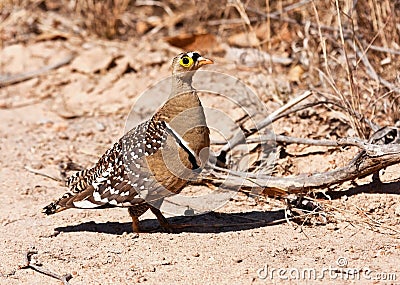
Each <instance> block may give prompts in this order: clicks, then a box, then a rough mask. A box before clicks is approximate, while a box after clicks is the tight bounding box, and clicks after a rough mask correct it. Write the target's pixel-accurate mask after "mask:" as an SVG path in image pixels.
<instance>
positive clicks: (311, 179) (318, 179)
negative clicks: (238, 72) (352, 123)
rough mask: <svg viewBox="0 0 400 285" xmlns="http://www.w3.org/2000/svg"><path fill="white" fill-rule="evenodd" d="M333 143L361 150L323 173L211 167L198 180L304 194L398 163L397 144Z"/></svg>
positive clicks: (263, 191)
mask: <svg viewBox="0 0 400 285" xmlns="http://www.w3.org/2000/svg"><path fill="white" fill-rule="evenodd" d="M337 143H338V145H341V146H349V145H352V146H357V147H359V148H361V149H362V151H361V152H360V153H358V154H357V155H356V156H355V157H354V158H353V159H352V160H351V161H350V162H349V163H348V165H346V166H344V167H340V168H337V169H334V170H331V171H327V172H320V173H313V174H300V175H297V176H290V177H274V176H270V175H263V174H257V173H248V172H240V171H233V170H229V169H225V168H221V167H217V166H213V169H212V170H211V171H210V175H209V177H202V181H200V182H201V183H211V184H214V185H218V186H223V187H224V188H228V189H229V188H232V189H235V190H236V189H237V188H238V187H239V186H240V187H241V189H243V190H251V191H252V193H255V194H263V195H268V196H281V197H285V195H288V194H290V193H303V194H306V193H308V192H310V191H312V189H321V188H326V187H329V186H331V185H335V184H340V183H343V182H345V181H352V180H355V179H358V178H362V177H365V176H368V175H371V174H374V173H376V172H378V171H379V170H381V169H384V168H386V167H388V166H390V165H394V164H398V163H400V144H387V145H377V144H371V143H368V142H366V141H364V140H361V139H357V138H346V139H341V140H338V141H337Z"/></svg>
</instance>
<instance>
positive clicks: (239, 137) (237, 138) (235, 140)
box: [218, 91, 313, 161]
mask: <svg viewBox="0 0 400 285" xmlns="http://www.w3.org/2000/svg"><path fill="white" fill-rule="evenodd" d="M312 94H313V93H312V92H311V91H306V92H304V93H303V94H302V95H300V96H298V97H296V98H294V99H293V100H291V101H289V102H288V103H287V104H285V105H284V106H282V107H280V108H279V109H277V110H275V111H274V112H272V113H271V114H270V115H268V116H267V117H266V118H265V119H263V120H261V121H260V122H257V124H256V126H255V127H254V128H253V129H251V130H249V131H248V133H247V134H246V136H244V135H243V132H242V130H239V131H237V132H236V133H235V134H234V135H233V137H232V138H231V139H230V140H229V141H228V142H227V143H226V144H225V145H224V146H223V147H222V148H221V150H220V155H219V156H218V160H220V161H225V155H226V153H228V152H229V151H230V150H231V149H233V148H234V147H235V146H237V145H239V144H242V143H245V139H246V137H248V136H250V135H252V134H254V133H256V132H258V131H260V130H261V129H263V128H265V127H267V126H269V125H270V124H272V123H273V122H274V121H276V120H277V118H281V116H280V115H281V114H282V113H284V112H286V111H287V110H289V109H290V108H292V107H293V106H295V105H297V104H299V103H300V102H302V101H303V100H305V99H306V98H308V97H310V96H311V95H312Z"/></svg>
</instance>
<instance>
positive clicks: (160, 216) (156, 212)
mask: <svg viewBox="0 0 400 285" xmlns="http://www.w3.org/2000/svg"><path fill="white" fill-rule="evenodd" d="M150 210H151V211H152V212H153V214H154V215H156V217H157V220H158V222H159V223H160V225H161V228H162V229H163V230H165V231H167V232H173V227H172V226H171V225H170V224H169V223H168V221H167V219H166V218H165V217H164V216H163V214H162V213H161V211H160V210H159V209H157V208H156V207H153V206H150Z"/></svg>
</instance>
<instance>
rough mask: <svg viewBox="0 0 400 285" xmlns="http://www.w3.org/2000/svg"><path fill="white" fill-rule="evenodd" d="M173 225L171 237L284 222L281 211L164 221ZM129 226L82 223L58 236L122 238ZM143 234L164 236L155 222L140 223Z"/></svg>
mask: <svg viewBox="0 0 400 285" xmlns="http://www.w3.org/2000/svg"><path fill="white" fill-rule="evenodd" d="M167 220H168V222H169V223H170V224H171V225H173V227H174V229H173V233H182V232H191V233H221V232H231V231H241V230H248V229H254V228H260V227H263V226H268V225H272V224H279V223H282V222H283V221H284V220H285V214H284V211H283V210H279V211H269V212H262V211H252V212H245V213H215V212H209V213H206V214H203V215H198V216H178V217H171V218H168V219H167ZM131 225H132V224H131V223H130V222H128V223H120V222H105V223H96V222H93V221H91V222H85V223H80V224H77V225H71V226H65V227H58V228H56V229H55V230H56V231H58V232H97V233H106V234H114V235H122V234H124V233H129V232H132V227H131ZM140 227H141V228H142V229H143V231H144V232H163V230H162V229H161V228H160V227H159V223H158V221H157V219H146V220H143V221H141V222H140Z"/></svg>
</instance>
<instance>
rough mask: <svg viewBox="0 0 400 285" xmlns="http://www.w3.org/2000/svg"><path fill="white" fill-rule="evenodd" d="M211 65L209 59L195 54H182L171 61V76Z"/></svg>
mask: <svg viewBox="0 0 400 285" xmlns="http://www.w3.org/2000/svg"><path fill="white" fill-rule="evenodd" d="M212 63H213V61H212V60H211V59H208V58H205V57H202V56H201V55H200V54H199V53H197V52H194V51H193V52H184V53H181V54H178V55H177V56H176V57H175V58H174V60H173V61H172V74H179V73H184V72H188V71H196V70H197V69H199V68H200V67H201V66H203V65H206V64H212Z"/></svg>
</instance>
